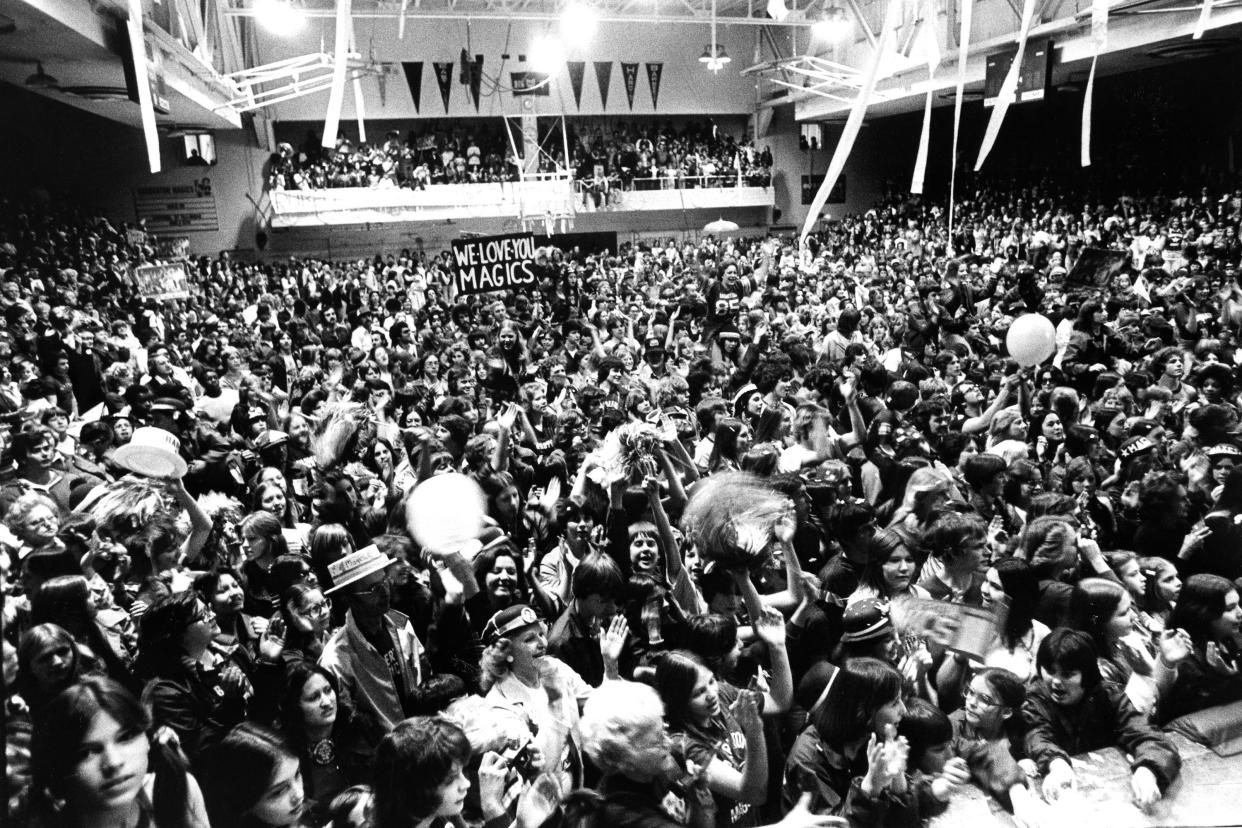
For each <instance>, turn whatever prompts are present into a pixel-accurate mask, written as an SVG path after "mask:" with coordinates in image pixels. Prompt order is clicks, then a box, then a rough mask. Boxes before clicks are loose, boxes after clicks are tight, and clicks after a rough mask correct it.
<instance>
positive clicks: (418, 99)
mask: <svg viewBox="0 0 1242 828" xmlns="http://www.w3.org/2000/svg"><path fill="white" fill-rule="evenodd" d="M401 68H402V69H403V70H404V71H405V83H406V86H408V87H410V97H411V98H413V99H414V111H415V112H418V107H419V106H420V105H421V104H422V102H423V62H422V61H421V60H416V61H411V62H408V63H402V64H401Z"/></svg>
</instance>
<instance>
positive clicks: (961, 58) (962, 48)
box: [949, 0, 975, 253]
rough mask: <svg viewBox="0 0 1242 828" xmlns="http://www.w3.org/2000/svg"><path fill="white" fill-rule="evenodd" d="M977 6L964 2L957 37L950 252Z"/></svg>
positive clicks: (950, 248)
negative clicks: (972, 22) (964, 99)
mask: <svg viewBox="0 0 1242 828" xmlns="http://www.w3.org/2000/svg"><path fill="white" fill-rule="evenodd" d="M974 7H975V4H974V3H972V2H970V0H962V12H961V14H962V30H961V32H960V33H959V34H958V36H957V94H956V95H955V96H954V99H953V157H952V158H950V159H949V250H950V251H951V252H953V253H956V252H957V251H956V250H953V204H954V201H953V196H954V194H955V193H956V192H957V137H958V133H959V132H960V130H961V126H962V92H963V91H964V90H965V88H966V58H967V56H968V53H969V51H970V15H971V11H972V10H973V9H974Z"/></svg>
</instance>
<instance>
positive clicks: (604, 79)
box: [595, 60, 612, 109]
mask: <svg viewBox="0 0 1242 828" xmlns="http://www.w3.org/2000/svg"><path fill="white" fill-rule="evenodd" d="M595 80H597V81H599V99H600V102H601V103H602V104H603V108H604V109H607V108H608V87H609V85H610V84H611V83H612V61H611V60H597V61H595Z"/></svg>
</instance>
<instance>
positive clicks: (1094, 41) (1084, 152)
mask: <svg viewBox="0 0 1242 828" xmlns="http://www.w3.org/2000/svg"><path fill="white" fill-rule="evenodd" d="M1107 45H1108V0H1092V3H1091V46H1092V49H1093V50H1094V53H1093V54H1092V55H1091V72H1090V73H1089V74H1088V75H1087V91H1086V92H1084V93H1083V98H1082V136H1081V141H1080V143H1079V147H1080V148H1079V153H1078V163H1079V164H1080V165H1081V166H1084V167H1090V166H1091V105H1092V102H1093V101H1094V100H1095V64H1096V63H1097V62H1098V61H1099V59H1100V52H1103V51H1104V48H1105V47H1106V46H1107Z"/></svg>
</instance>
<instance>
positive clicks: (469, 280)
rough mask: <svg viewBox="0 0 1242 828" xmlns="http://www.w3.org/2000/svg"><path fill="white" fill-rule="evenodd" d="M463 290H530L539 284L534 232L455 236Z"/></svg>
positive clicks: (459, 288) (455, 259)
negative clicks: (470, 236) (472, 236)
mask: <svg viewBox="0 0 1242 828" xmlns="http://www.w3.org/2000/svg"><path fill="white" fill-rule="evenodd" d="M452 244H453V263H454V264H455V265H456V266H457V277H456V284H457V292H458V293H459V294H471V293H488V292H490V291H495V290H529V289H530V288H532V287H534V285H535V272H534V268H533V265H534V263H535V237H534V235H533V234H531V233H511V234H509V235H505V236H481V237H478V238H473V239H454V240H453V243H452Z"/></svg>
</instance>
